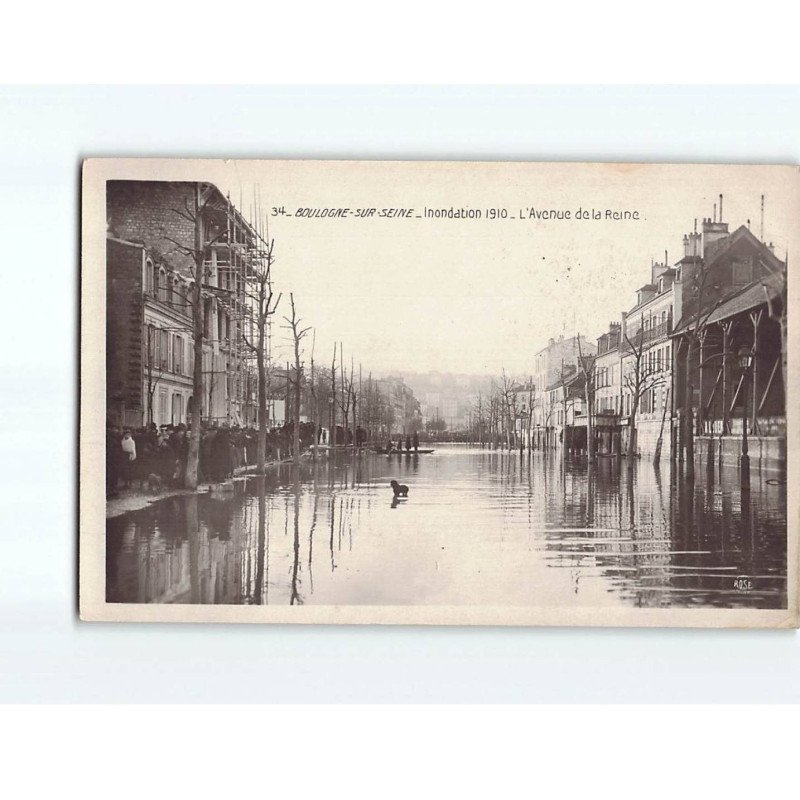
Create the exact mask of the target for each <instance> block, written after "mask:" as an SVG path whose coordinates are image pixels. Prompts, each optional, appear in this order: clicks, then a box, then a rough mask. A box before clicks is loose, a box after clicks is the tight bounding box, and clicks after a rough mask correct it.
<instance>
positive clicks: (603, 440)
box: [594, 322, 622, 454]
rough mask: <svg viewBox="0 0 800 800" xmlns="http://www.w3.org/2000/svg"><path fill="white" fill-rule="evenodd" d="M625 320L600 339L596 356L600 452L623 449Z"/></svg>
mask: <svg viewBox="0 0 800 800" xmlns="http://www.w3.org/2000/svg"><path fill="white" fill-rule="evenodd" d="M621 327H622V326H621V323H619V322H612V323H611V324H610V325H609V326H608V332H607V333H604V334H602V335H601V336H599V337H598V339H597V358H596V359H595V377H594V381H595V401H594V408H595V420H594V422H595V429H596V431H597V452H598V453H617V454H618V453H619V452H620V418H621V413H622V411H621V409H622V384H621V378H622V365H621V356H620V336H621Z"/></svg>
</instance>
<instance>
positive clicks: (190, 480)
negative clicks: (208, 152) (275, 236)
mask: <svg viewBox="0 0 800 800" xmlns="http://www.w3.org/2000/svg"><path fill="white" fill-rule="evenodd" d="M199 194H200V187H199V186H198V185H195V220H194V250H195V276H194V278H195V280H194V290H193V292H192V310H193V315H192V316H193V319H192V322H193V328H194V374H193V376H192V435H191V436H190V437H189V448H188V453H187V456H186V472H185V475H184V486H185V488H187V489H196V488H197V472H198V467H199V464H200V417H201V416H202V413H203V333H204V330H203V329H204V327H205V326H204V323H205V319H204V317H205V307H204V305H203V282H204V278H205V259H204V257H203V256H204V253H203V221H202V219H201V218H200V197H199ZM209 412H210V409H209Z"/></svg>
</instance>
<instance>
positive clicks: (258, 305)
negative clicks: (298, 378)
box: [244, 239, 281, 473]
mask: <svg viewBox="0 0 800 800" xmlns="http://www.w3.org/2000/svg"><path fill="white" fill-rule="evenodd" d="M274 247H275V240H274V239H271V240H270V241H269V244H267V245H266V246H265V247H263V248H261V247H259V248H258V249H257V250H256V252H255V254H254V257H253V261H252V264H251V265H250V266H251V269H250V274H249V277H248V282H249V283H250V286H251V289H250V291H248V293H247V296H248V298H249V299H250V301H251V304H252V311H251V313H252V319H253V322H254V323H255V327H256V339H255V342H253V337H252V335H251V336H250V337H248V336H247V334H245V335H244V343H245V345H246V346H247V347H248V348H249V349H250V350H251V351H252V352H254V353H255V355H256V366H257V369H258V445H257V469H258V472H260V473H263V472H264V469H265V467H266V457H267V456H266V454H267V428H268V426H269V415H268V413H267V398H268V396H269V383H270V381H269V375H270V371H269V365H268V358H269V354H268V353H267V337H268V326H269V320H270V317H272V316H273V315H274V314H275V312H276V311H277V310H278V304H279V303H280V301H281V295H280V294H279V295H278V296H277V298H275V297H274V292H273V289H272V264H273V263H274V256H273V251H274Z"/></svg>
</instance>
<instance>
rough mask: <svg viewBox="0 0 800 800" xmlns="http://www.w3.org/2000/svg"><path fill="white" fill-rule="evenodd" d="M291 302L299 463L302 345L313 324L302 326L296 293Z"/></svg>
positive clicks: (295, 445) (296, 457)
mask: <svg viewBox="0 0 800 800" xmlns="http://www.w3.org/2000/svg"><path fill="white" fill-rule="evenodd" d="M289 303H290V304H291V308H292V316H291V317H284V318H283V319H284V321H285V322H286V326H285V327H286V329H287V330H289V332H290V333H291V336H292V343H293V345H294V377H293V378H292V379H291V383H292V385H293V388H294V397H293V400H294V411H293V414H294V421H293V426H292V428H293V431H292V432H293V434H294V436H293V442H292V452H293V456H294V461H295V463H297V462H298V461H299V460H300V392H301V388H302V383H303V365H302V363H301V362H300V345H301V344H302V341H303V339H304V338H305V337H306V335H307V334H308V332H309V331H310V330H311V326H308V327H306V328H303V327H301V323H302V320H301V319H300V317H298V316H297V309H296V308H295V305H294V294H293V293H291V292H290V293H289ZM287 399H288V398H287Z"/></svg>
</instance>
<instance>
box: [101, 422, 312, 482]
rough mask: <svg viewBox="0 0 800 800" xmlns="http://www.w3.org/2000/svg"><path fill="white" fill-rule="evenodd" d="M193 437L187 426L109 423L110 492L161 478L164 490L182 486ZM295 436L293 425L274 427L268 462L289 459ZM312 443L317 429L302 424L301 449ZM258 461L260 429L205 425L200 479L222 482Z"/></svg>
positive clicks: (107, 478) (107, 444) (271, 433)
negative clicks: (133, 427)
mask: <svg viewBox="0 0 800 800" xmlns="http://www.w3.org/2000/svg"><path fill="white" fill-rule="evenodd" d="M190 437H191V431H190V430H188V428H187V426H186V425H184V424H180V425H161V426H160V427H159V426H157V425H156V424H155V423H152V424H150V425H149V426H147V427H144V428H137V429H130V428H120V427H118V426H115V425H113V424H110V425H109V426H108V427H107V430H106V492H107V494H108V495H109V496H112V495H113V494H114V493H115V492H117V491H118V490H119V489H120V488H134V487H137V486H138V488H140V489H141V488H144V484H145V482H146V481H148V479H149V477H150V476H152V475H155V476H157V478H158V481H159V482H160V483H161V485H163V486H173V487H181V486H183V485H184V479H185V477H186V461H187V458H188V455H189V438H190ZM317 437H318V438H319V433H318V434H317ZM293 438H294V423H293V422H288V423H286V424H285V425H284V426H283V427H281V428H272V429H271V430H270V431H269V432H268V433H267V449H266V459H267V461H275V460H281V459H283V458H286V457H288V455H289V454H290V452H291V448H292V442H293ZM313 439H314V426H313V425H312V424H310V423H305V422H301V423H300V445H301V447H308V446H310V445H311V443H312V442H313ZM257 458H258V430H257V429H256V428H252V427H246V428H243V427H240V426H238V425H233V426H229V425H227V424H222V425H213V424H212V425H203V429H202V433H201V439H200V460H199V464H198V481H199V482H214V483H216V482H220V481H224V480H226V479H227V478H229V477H230V476H231V475H233V473H234V471H235V470H236V469H238V468H240V467H244V466H253V465H255V464H256V462H257Z"/></svg>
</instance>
